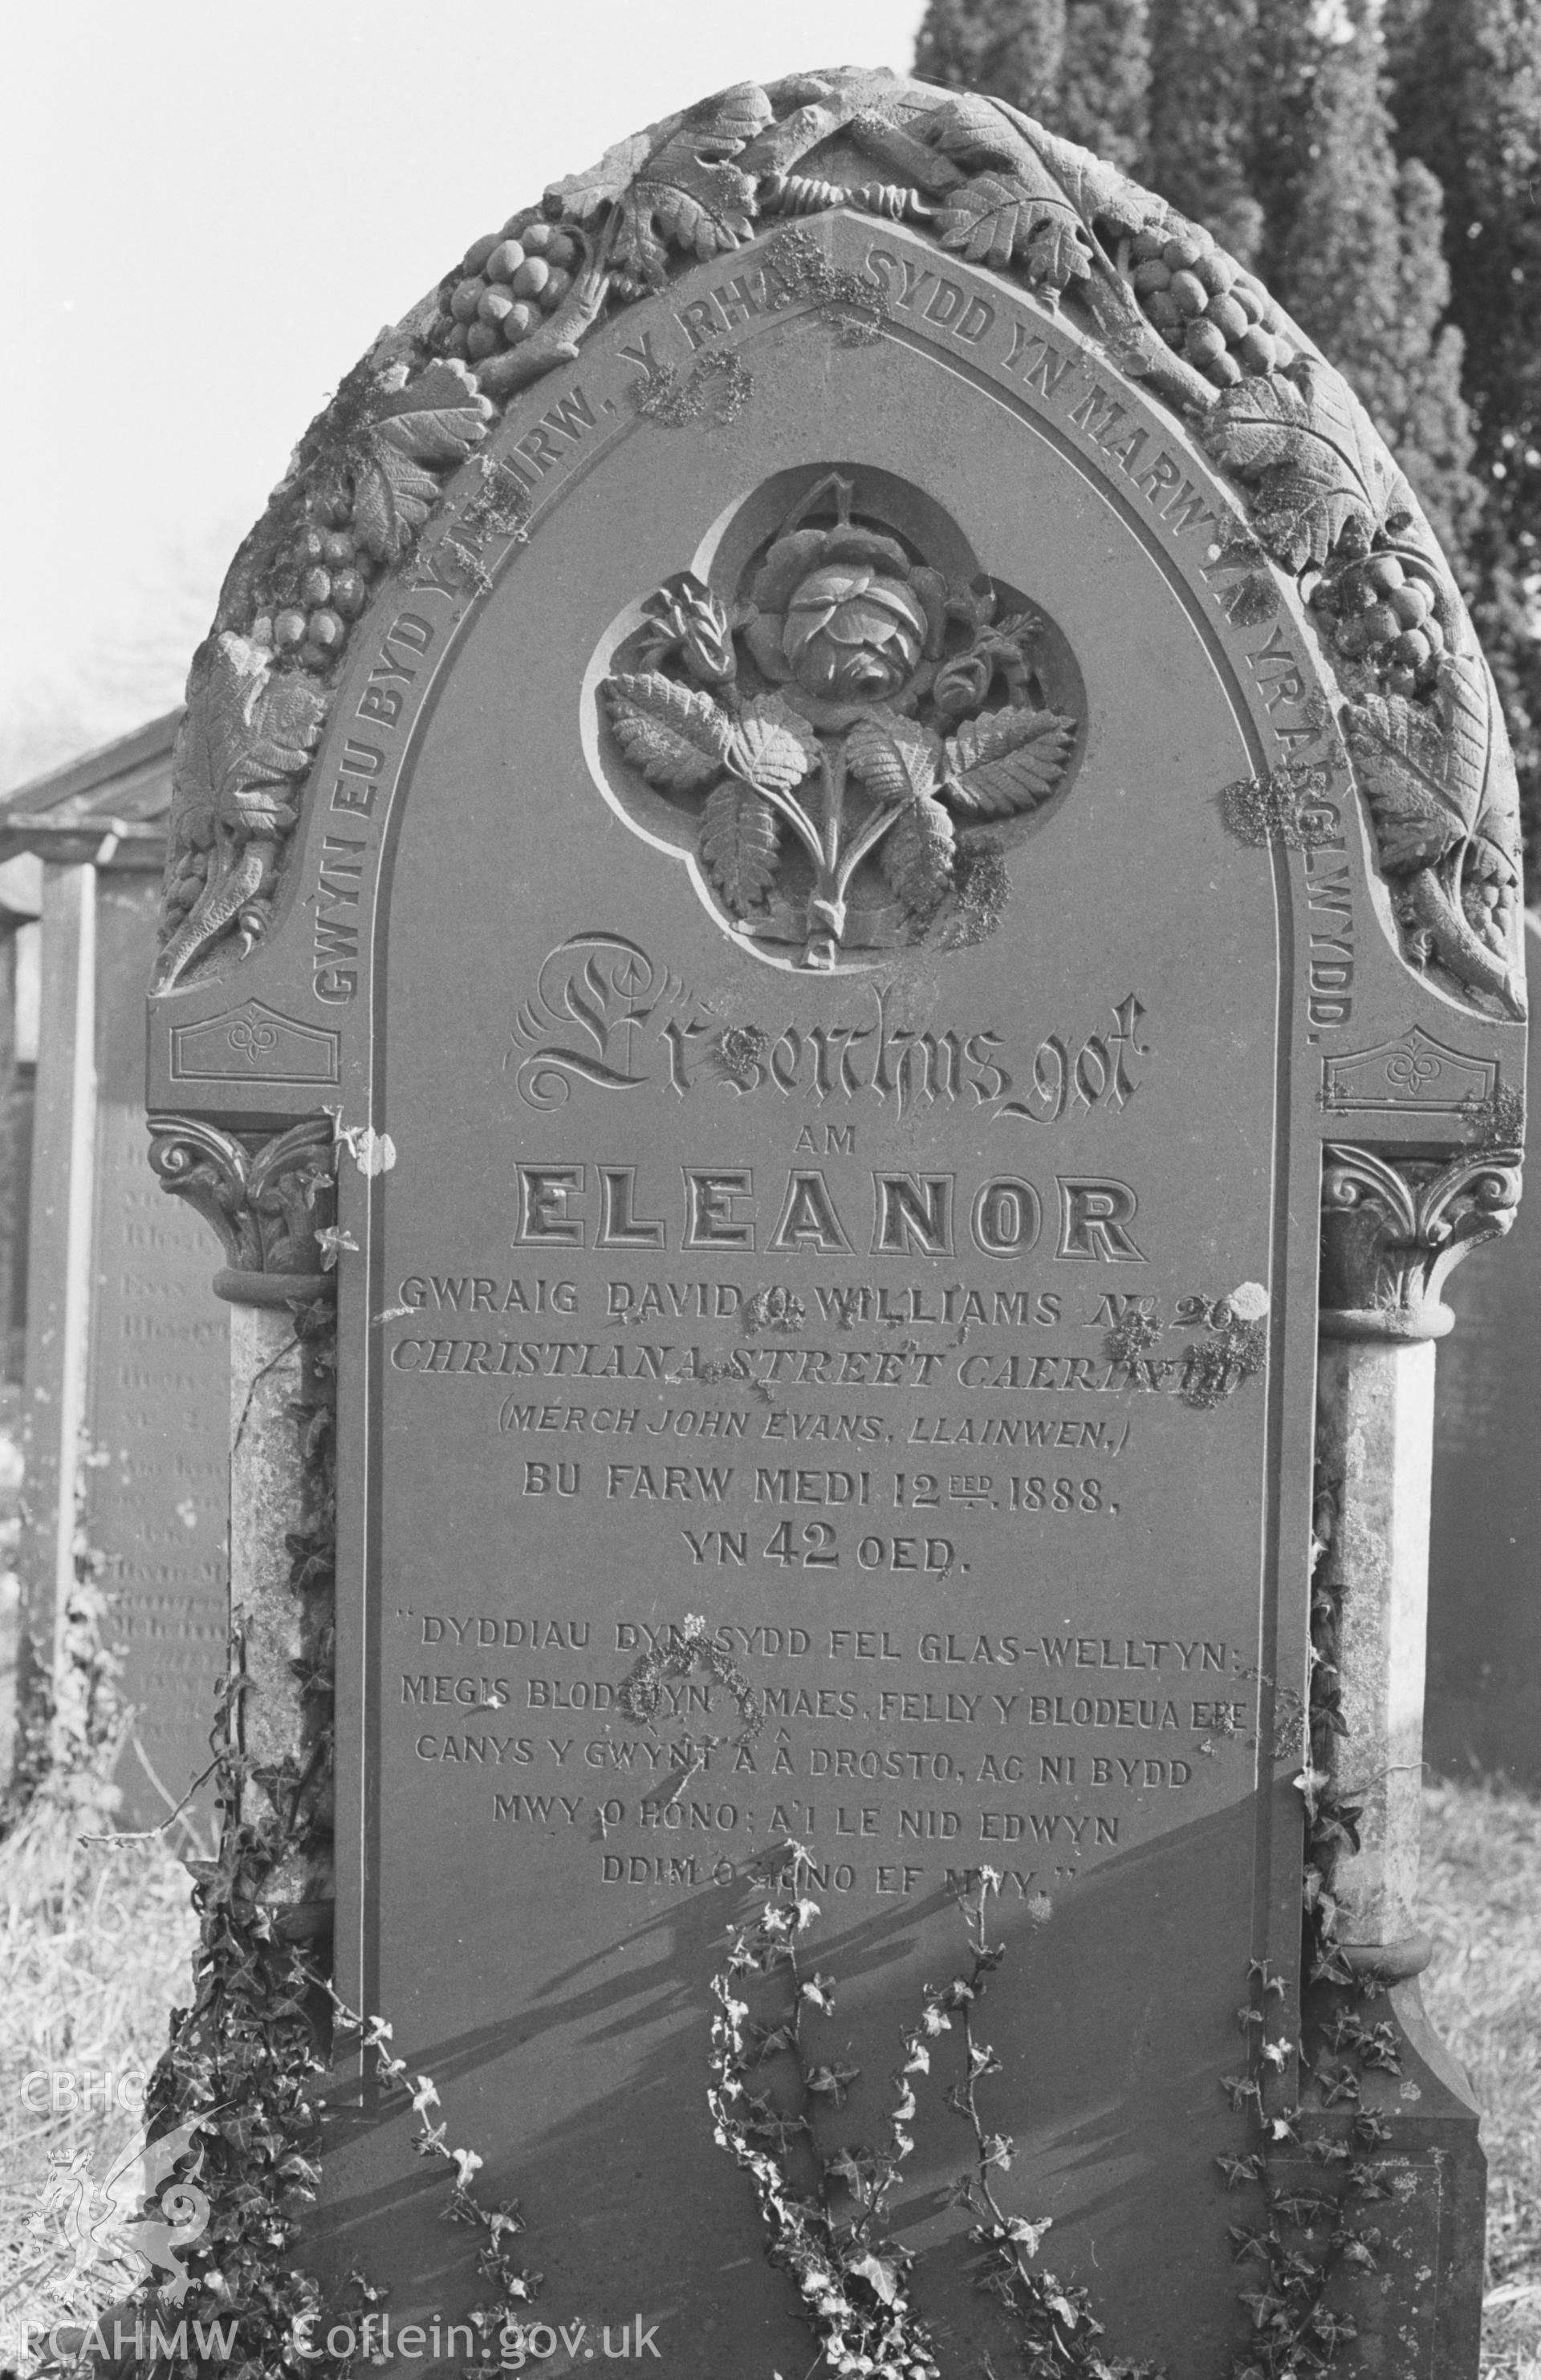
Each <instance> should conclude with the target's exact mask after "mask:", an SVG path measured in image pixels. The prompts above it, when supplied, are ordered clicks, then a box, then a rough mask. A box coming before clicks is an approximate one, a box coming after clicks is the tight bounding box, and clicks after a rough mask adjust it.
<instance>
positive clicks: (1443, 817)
mask: <svg viewBox="0 0 1541 2380" xmlns="http://www.w3.org/2000/svg"><path fill="white" fill-rule="evenodd" d="M1343 732H1344V735H1345V737H1346V738H1347V742H1348V747H1349V749H1350V751H1351V752H1352V753H1353V758H1354V760H1355V762H1356V763H1357V768H1358V775H1359V782H1360V783H1361V784H1362V785H1363V787H1364V789H1365V799H1366V800H1367V801H1368V803H1369V805H1370V811H1371V815H1372V816H1373V818H1374V820H1375V823H1376V839H1377V844H1378V847H1379V851H1380V864H1381V866H1382V867H1383V868H1387V869H1390V870H1401V869H1405V868H1430V867H1433V866H1434V865H1435V864H1436V863H1437V862H1438V860H1441V859H1443V858H1444V856H1445V855H1446V853H1447V852H1449V851H1450V850H1452V849H1453V848H1454V846H1455V845H1456V844H1458V843H1460V842H1462V840H1463V839H1464V835H1463V825H1462V819H1461V817H1460V815H1459V812H1458V810H1457V808H1456V807H1455V806H1454V804H1453V803H1452V801H1451V799H1450V793H1449V791H1448V790H1447V784H1446V747H1445V744H1444V740H1443V738H1442V737H1441V736H1440V735H1439V732H1438V728H1437V727H1436V726H1435V725H1434V723H1433V722H1432V721H1431V720H1430V719H1428V717H1427V716H1426V713H1424V712H1422V711H1420V710H1418V709H1417V708H1416V706H1415V705H1414V704H1413V703H1411V702H1407V701H1405V700H1404V699H1403V698H1402V697H1401V695H1372V696H1371V697H1369V698H1367V699H1366V700H1365V701H1364V702H1357V703H1349V704H1348V705H1346V706H1345V709H1344V712H1343Z"/></svg>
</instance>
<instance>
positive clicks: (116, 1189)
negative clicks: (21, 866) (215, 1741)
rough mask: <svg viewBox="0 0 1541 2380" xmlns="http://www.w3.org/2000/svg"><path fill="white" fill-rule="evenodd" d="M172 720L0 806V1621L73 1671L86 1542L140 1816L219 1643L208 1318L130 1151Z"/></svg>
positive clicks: (161, 1802) (169, 1797)
mask: <svg viewBox="0 0 1541 2380" xmlns="http://www.w3.org/2000/svg"><path fill="white" fill-rule="evenodd" d="M175 731H176V717H175V716H174V717H172V718H169V719H163V720H157V721H154V722H152V723H151V725H150V726H149V727H147V728H145V729H142V730H140V733H139V734H138V735H133V736H129V737H126V738H124V739H123V740H122V741H121V742H120V743H117V744H114V745H110V746H108V747H106V749H105V750H104V751H102V752H99V753H93V754H91V755H90V756H88V758H87V759H84V760H81V761H78V762H75V763H74V764H72V765H71V767H69V768H68V769H66V770H61V771H56V772H55V774H54V775H52V776H50V777H46V778H43V779H42V780H40V781H39V782H38V783H35V784H31V785H26V786H23V787H21V788H20V789H19V790H18V792H17V793H15V794H13V795H10V796H9V797H8V799H7V801H6V803H5V804H4V805H3V806H0V854H4V855H6V856H9V855H11V854H13V853H18V852H30V853H34V854H37V855H39V856H41V858H42V887H41V925H40V934H41V947H40V965H41V978H42V981H41V1010H42V1032H41V1036H40V1046H39V1052H38V1058H37V1074H36V1082H35V1089H34V1094H33V1101H32V1112H31V1115H30V1126H31V1149H30V1169H29V1170H30V1195H29V1196H28V1197H27V1199H26V1201H25V1207H24V1214H25V1220H26V1222H27V1226H28V1229H27V1234H26V1238H25V1241H24V1243H23V1247H24V1257H25V1290H26V1293H25V1299H24V1311H25V1317H26V1324H25V1349H26V1353H25V1378H24V1385H23V1400H22V1412H23V1445H24V1453H25V1461H26V1479H25V1485H24V1489H23V1495H24V1502H25V1508H26V1513H27V1524H26V1528H25V1532H24V1535H23V1538H22V1544H21V1548H20V1569H21V1581H22V1592H23V1598H24V1601H23V1620H22V1625H23V1626H24V1628H25V1630H26V1632H27V1634H28V1636H29V1637H30V1646H31V1651H30V1657H29V1658H30V1659H31V1660H32V1661H33V1662H35V1663H36V1664H38V1666H39V1668H40V1669H41V1670H42V1672H43V1673H44V1674H46V1673H48V1672H49V1670H50V1668H51V1665H52V1664H53V1662H54V1660H55V1658H56V1656H57V1658H61V1659H62V1662H63V1666H64V1669H65V1670H67V1671H71V1672H72V1671H74V1670H77V1669H78V1668H79V1660H78V1659H77V1658H72V1657H71V1656H70V1654H69V1653H68V1651H67V1648H66V1649H64V1650H63V1651H60V1650H59V1648H60V1647H61V1646H62V1645H64V1635H63V1633H62V1632H61V1630H60V1621H59V1614H60V1611H61V1608H62V1603H63V1598H64V1597H68V1596H70V1595H72V1594H73V1593H74V1592H75V1589H76V1585H77V1578H78V1573H79V1565H80V1562H81V1560H89V1563H90V1569H91V1578H88V1579H87V1580H86V1581H85V1582H84V1584H85V1585H87V1587H88V1588H89V1587H90V1585H91V1583H92V1580H94V1584H95V1585H96V1586H98V1587H99V1588H100V1589H101V1590H103V1592H104V1593H105V1594H106V1595H107V1597H109V1598H110V1600H109V1603H108V1605H107V1608H106V1609H105V1610H104V1611H103V1613H102V1614H101V1616H100V1619H99V1621H97V1622H96V1623H95V1625H94V1627H93V1628H92V1629H91V1631H90V1633H91V1634H92V1635H94V1636H95V1638H96V1639H97V1640H98V1641H99V1642H100V1644H101V1645H102V1646H103V1649H104V1650H107V1651H112V1650H114V1649H120V1650H121V1655H122V1663H121V1669H120V1671H119V1674H118V1676H117V1679H116V1682H115V1690H116V1693H117V1694H118V1696H119V1698H120V1699H121V1701H122V1702H124V1703H126V1704H129V1705H132V1706H133V1712H134V1716H133V1719H132V1723H131V1727H130V1730H129V1733H128V1736H127V1741H126V1743H125V1745H124V1750H123V1755H122V1757H121V1758H120V1760H119V1762H118V1765H117V1769H116V1782H117V1783H118V1785H119V1787H120V1788H121V1791H122V1795H123V1800H122V1803H121V1805H120V1808H119V1810H118V1813H117V1818H118V1822H119V1823H120V1824H122V1825H125V1826H127V1827H136V1826H153V1825H155V1824H157V1823H158V1822H159V1820H160V1819H162V1818H164V1816H165V1815H166V1813H167V1811H168V1809H170V1808H171V1806H172V1805H173V1804H174V1803H176V1802H178V1801H180V1800H181V1798H182V1795H183V1794H184V1792H185V1791H186V1790H187V1788H188V1785H189V1783H190V1782H191V1780H192V1779H193V1778H194V1776H196V1775H197V1773H198V1772H199V1770H200V1769H201V1768H202V1767H205V1766H206V1764H207V1760H208V1734H209V1728H210V1725H211V1722H212V1716H213V1689H214V1684H215V1681H216V1680H217V1679H218V1677H219V1676H220V1675H221V1674H222V1672H223V1669H224V1637H225V1598H226V1575H225V1521H226V1507H227V1503H228V1493H229V1491H228V1485H227V1449H228V1431H227V1427H226V1420H225V1415H226V1410H227V1406H228V1399H229V1383H228V1368H229V1357H228V1350H227V1337H228V1333H227V1329H226V1322H225V1316H224V1310H223V1308H222V1307H221V1305H220V1304H219V1301H218V1300H217V1299H216V1298H215V1297H214V1296H213V1294H212V1291H211V1289H210V1286H209V1279H208V1265H207V1261H206V1259H205V1255H204V1250H203V1247H202V1245H201V1240H202V1234H201V1233H200V1228H199V1226H198V1224H197V1222H196V1220H194V1219H193V1218H192V1217H190V1216H188V1215H187V1214H185V1213H183V1212H181V1211H180V1210H179V1209H177V1208H175V1207H168V1206H167V1203H166V1201H165V1200H164V1198H163V1197H162V1196H160V1194H159V1192H158V1191H157V1189H156V1187H155V1184H154V1183H153V1181H152V1179H151V1178H150V1177H149V1175H148V1174H147V1172H146V1171H145V1169H144V1165H143V1150H144V1145H145V1144H144V1104H143V1096H142V1071H143V1042H142V1027H141V1023H140V1010H139V1000H138V994H139V989H140V985H141V984H142V982H143V979H144V977H145V974H146V972H147V969H148V967H149V965H150V960H151V957H152V953H153V949H154V936H155V918H156V906H157V903H156V893H157V885H156V880H155V873H154V871H155V870H156V869H157V868H158V866H159V858H160V845H161V843H162V840H163V838H164V823H163V822H164V818H165V815H166V811H167V808H168V807H169V802H170V761H171V749H172V743H173V739H174V735H175ZM82 1545H83V1547H84V1548H85V1549H86V1553H85V1555H84V1556H82V1554H81V1550H80V1548H81V1546H82ZM25 1686H26V1663H25V1661H24V1663H23V1690H24V1693H25ZM9 1755H10V1747H9V1744H8V1743H7V1757H9ZM207 1812H208V1800H207V1796H206V1795H205V1796H204V1798H203V1803H202V1805H201V1811H200V1814H199V1815H204V1816H206V1815H207Z"/></svg>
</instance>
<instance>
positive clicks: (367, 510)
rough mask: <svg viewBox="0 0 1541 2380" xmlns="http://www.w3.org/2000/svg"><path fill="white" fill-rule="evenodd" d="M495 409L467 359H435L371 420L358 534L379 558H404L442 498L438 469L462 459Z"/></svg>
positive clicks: (356, 516) (358, 476)
mask: <svg viewBox="0 0 1541 2380" xmlns="http://www.w3.org/2000/svg"><path fill="white" fill-rule="evenodd" d="M491 418H492V407H491V404H490V403H489V401H488V399H487V398H486V397H484V396H482V395H480V394H479V391H478V389H477V387H476V385H475V383H474V382H473V381H472V380H471V377H470V375H469V373H468V372H467V370H466V368H465V366H464V365H463V364H460V363H458V362H456V361H455V360H454V359H453V358H452V359H451V360H450V361H448V362H446V363H442V364H434V365H433V366H432V367H431V369H430V370H428V371H425V372H424V373H422V374H421V376H420V377H419V379H417V380H415V381H413V382H412V383H410V385H409V386H407V387H405V388H402V389H399V390H397V391H395V392H394V393H393V394H392V395H390V396H389V397H388V398H387V399H386V402H385V403H384V405H383V406H382V407H381V408H380V410H379V411H378V412H377V413H376V415H375V416H374V418H373V419H372V420H371V421H370V424H369V426H368V428H367V429H366V431H365V432H364V436H363V444H362V454H361V456H360V458H359V459H358V461H357V462H356V463H355V465H354V468H353V528H354V534H355V535H356V536H357V538H358V541H359V543H360V544H361V545H362V546H363V547H364V549H365V551H366V552H367V553H371V554H372V555H373V556H374V559H375V560H376V561H377V562H384V563H395V562H399V561H400V560H401V559H402V557H403V555H404V554H405V553H406V552H407V550H408V548H409V547H410V546H411V544H412V541H413V540H414V538H415V537H416V536H417V533H418V531H419V529H420V528H422V526H423V523H424V522H425V521H426V520H427V518H428V516H429V514H430V513H431V511H432V509H433V507H434V505H435V504H437V503H438V501H439V481H438V480H437V478H436V477H435V476H434V475H435V472H436V471H442V470H443V469H445V468H449V467H452V466H455V465H458V464H461V463H463V462H464V461H465V459H466V457H467V455H468V454H469V453H470V451H471V449H472V447H473V446H476V445H479V443H480V442H481V440H482V439H483V438H484V437H485V436H486V434H487V424H488V423H489V421H491Z"/></svg>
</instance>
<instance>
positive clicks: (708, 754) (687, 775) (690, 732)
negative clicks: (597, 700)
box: [604, 670, 733, 794]
mask: <svg viewBox="0 0 1541 2380" xmlns="http://www.w3.org/2000/svg"><path fill="white" fill-rule="evenodd" d="M604 696H605V700H606V702H607V704H608V705H609V709H610V717H611V723H612V725H613V727H614V730H615V740H616V742H617V743H618V744H619V746H620V747H621V749H622V751H623V752H624V753H625V756H626V759H628V760H629V761H631V763H632V765H633V766H634V767H635V768H637V769H640V770H641V771H642V774H643V775H644V776H645V777H646V779H647V780H648V783H649V785H663V786H666V787H667V788H668V789H669V791H670V792H671V793H676V794H686V793H698V792H699V791H700V789H701V788H702V786H703V785H710V783H711V782H712V780H713V779H714V778H716V777H720V776H721V775H722V769H723V766H724V764H725V762H726V760H727V758H728V747H729V744H730V742H731V740H732V735H733V722H732V721H731V720H730V719H729V718H728V715H727V713H726V711H724V710H721V709H720V708H719V706H718V705H717V704H716V703H715V702H713V700H712V698H711V697H710V694H702V693H701V692H700V691H699V689H698V688H697V687H695V686H676V685H675V684H674V682H673V679H672V678H667V677H665V676H664V675H663V674H662V673H661V671H659V670H642V671H638V672H635V673H626V672H621V673H618V674H617V675H615V676H614V677H613V678H609V679H607V680H606V682H605V687H604Z"/></svg>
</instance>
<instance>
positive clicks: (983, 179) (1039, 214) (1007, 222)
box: [937, 174, 1091, 289]
mask: <svg viewBox="0 0 1541 2380" xmlns="http://www.w3.org/2000/svg"><path fill="white" fill-rule="evenodd" d="M937 231H938V235H939V237H940V240H941V244H942V246H943V248H953V249H958V250H959V251H960V252H961V253H962V254H963V255H964V256H965V257H966V258H967V259H968V261H969V262H970V263H971V264H991V265H993V266H994V267H995V269H996V271H997V272H1003V271H1004V269H1005V267H1006V266H1007V265H1008V264H1010V263H1011V261H1012V259H1013V257H1017V258H1020V259H1022V260H1024V261H1025V264H1026V269H1027V273H1028V277H1029V279H1030V280H1033V281H1047V282H1048V283H1049V285H1050V287H1051V288H1054V289H1063V288H1064V287H1065V286H1066V285H1067V284H1068V283H1069V282H1071V281H1073V280H1075V279H1077V278H1080V279H1085V277H1086V275H1087V274H1088V273H1090V271H1091V265H1090V261H1089V260H1088V258H1087V255H1086V249H1085V248H1084V247H1083V246H1082V243H1081V237H1080V232H1081V226H1080V224H1079V222H1078V221H1077V219H1076V217H1075V215H1074V212H1073V211H1072V209H1071V206H1070V204H1069V201H1068V200H1065V199H1063V198H1062V197H1061V196H1060V194H1059V192H1058V191H1057V190H1055V189H1054V188H1052V187H1051V186H1050V187H1048V188H1043V189H1038V188H1030V187H1029V186H1028V184H1027V183H1026V182H1025V181H1023V180H1022V179H1020V178H1019V177H1018V176H1016V175H1014V174H1013V175H1004V174H981V175H979V176H977V178H976V179H975V180H974V181H972V182H967V183H965V185H964V188H962V189H961V190H954V191H953V192H952V193H951V195H950V196H949V197H948V199H947V200H946V201H945V203H944V204H943V205H942V206H941V208H940V210H939V212H938V215H937Z"/></svg>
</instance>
